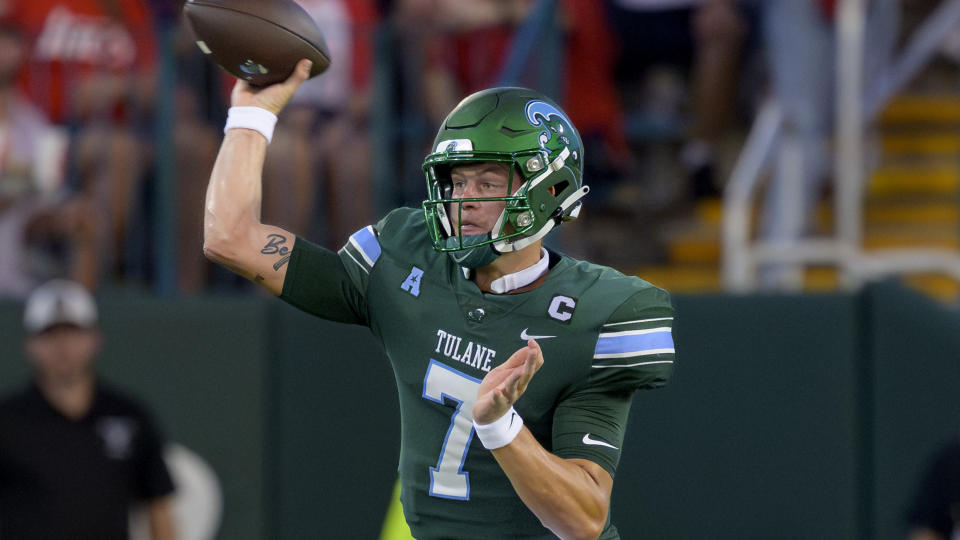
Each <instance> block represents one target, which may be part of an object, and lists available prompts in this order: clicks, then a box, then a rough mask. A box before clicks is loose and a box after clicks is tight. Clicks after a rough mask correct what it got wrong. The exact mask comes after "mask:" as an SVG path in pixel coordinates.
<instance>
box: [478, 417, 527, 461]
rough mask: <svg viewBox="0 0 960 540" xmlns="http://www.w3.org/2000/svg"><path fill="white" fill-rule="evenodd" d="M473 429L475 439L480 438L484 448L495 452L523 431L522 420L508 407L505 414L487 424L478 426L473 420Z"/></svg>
mask: <svg viewBox="0 0 960 540" xmlns="http://www.w3.org/2000/svg"><path fill="white" fill-rule="evenodd" d="M473 429H475V430H476V431H477V437H479V438H480V442H481V443H483V447H484V448H486V449H487V450H496V449H497V448H500V447H503V446H506V445H508V444H510V443H511V442H512V441H513V439H515V438H516V437H517V434H518V433H520V430H521V429H523V418H520V415H519V414H517V411H516V410H514V408H513V407H510V410H509V411H507V412H506V414H504V415H503V416H501V417H500V418H497V419H496V420H494V421H493V422H491V423H489V424H484V425H480V424H478V423H477V421H476V420H474V421H473Z"/></svg>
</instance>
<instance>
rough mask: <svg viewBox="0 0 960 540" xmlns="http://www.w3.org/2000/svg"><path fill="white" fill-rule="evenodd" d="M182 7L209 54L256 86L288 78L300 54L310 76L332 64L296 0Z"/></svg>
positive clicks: (231, 0)
mask: <svg viewBox="0 0 960 540" xmlns="http://www.w3.org/2000/svg"><path fill="white" fill-rule="evenodd" d="M183 13H184V17H185V18H186V21H187V24H188V25H189V27H190V29H191V30H192V31H193V35H194V36H195V37H196V41H197V46H198V47H200V50H201V51H203V53H204V54H206V55H207V58H209V59H210V60H211V61H213V62H214V63H215V64H217V65H218V66H220V67H221V68H223V69H225V70H226V71H227V72H229V73H230V74H231V75H233V76H234V77H237V78H239V79H243V80H245V81H247V82H249V83H250V84H252V85H254V86H266V85H269V84H273V83H276V82H280V81H282V80H284V79H286V78H287V77H289V76H290V74H291V73H293V69H294V67H296V65H297V61H299V60H300V59H301V58H307V59H309V60H311V61H312V62H313V67H312V68H311V70H310V76H311V77H315V76H317V75H319V74H321V73H323V72H324V71H326V69H327V68H328V67H329V66H330V49H329V48H328V47H327V43H326V41H324V39H323V34H322V33H321V32H320V28H318V27H317V24H316V23H315V22H314V20H313V19H312V18H311V17H310V15H309V14H308V13H307V12H306V11H304V9H303V8H302V7H300V6H299V5H298V4H297V3H296V2H294V1H293V0H187V2H186V3H185V4H184V6H183Z"/></svg>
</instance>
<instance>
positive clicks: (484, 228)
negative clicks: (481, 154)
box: [448, 162, 510, 236]
mask: <svg viewBox="0 0 960 540" xmlns="http://www.w3.org/2000/svg"><path fill="white" fill-rule="evenodd" d="M450 180H451V181H452V182H453V198H454V199H472V198H489V197H506V196H507V195H509V193H508V189H509V183H510V172H509V169H507V166H506V165H504V164H501V163H493V162H491V163H476V164H472V165H458V166H456V167H453V169H452V170H451V172H450ZM505 205H506V203H505V202H504V201H482V202H478V201H465V202H463V203H461V204H460V205H459V206H460V208H458V205H456V204H451V205H450V206H451V208H449V209H448V212H449V214H450V220H451V221H452V222H453V225H454V229H453V230H454V231H462V233H463V235H464V236H470V235H475V234H486V233H488V232H490V231H491V230H492V229H493V226H494V225H495V224H496V222H497V218H499V217H500V213H501V212H503V208H504V206H505ZM461 226H462V227H461Z"/></svg>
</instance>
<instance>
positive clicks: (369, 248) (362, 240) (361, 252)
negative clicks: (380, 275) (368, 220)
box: [340, 225, 381, 274]
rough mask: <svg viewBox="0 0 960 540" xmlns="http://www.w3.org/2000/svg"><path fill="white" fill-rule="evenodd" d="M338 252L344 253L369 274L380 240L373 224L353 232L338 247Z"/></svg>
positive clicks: (374, 261) (375, 261) (375, 259)
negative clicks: (343, 243)
mask: <svg viewBox="0 0 960 540" xmlns="http://www.w3.org/2000/svg"><path fill="white" fill-rule="evenodd" d="M340 253H341V254H346V255H347V256H348V257H349V259H350V260H351V261H353V263H355V264H356V265H357V266H359V267H360V268H361V269H362V270H363V271H364V272H366V273H368V274H369V273H370V270H372V269H373V265H374V264H376V263H377V259H379V258H380V253H381V251H380V242H379V241H378V240H377V234H376V233H375V232H374V230H373V226H370V225H368V226H366V227H364V228H362V229H360V230H359V231H357V232H355V233H353V235H352V236H350V239H349V240H348V241H347V243H346V244H345V245H344V246H343V248H341V249H340Z"/></svg>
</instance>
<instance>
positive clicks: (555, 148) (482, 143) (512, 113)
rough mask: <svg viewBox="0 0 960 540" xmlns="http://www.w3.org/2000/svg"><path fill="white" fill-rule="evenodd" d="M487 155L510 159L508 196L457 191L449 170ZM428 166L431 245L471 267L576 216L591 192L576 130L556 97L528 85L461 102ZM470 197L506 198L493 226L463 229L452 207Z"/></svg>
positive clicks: (517, 247)
mask: <svg viewBox="0 0 960 540" xmlns="http://www.w3.org/2000/svg"><path fill="white" fill-rule="evenodd" d="M483 162H499V163H503V164H506V165H507V166H508V168H509V170H510V176H509V183H508V189H507V193H508V195H507V196H505V197H495V198H462V199H457V198H454V197H453V185H452V182H451V178H450V173H451V169H452V168H453V167H455V166H457V165H467V164H472V163H483ZM423 171H424V173H425V174H426V179H427V193H428V197H429V198H428V199H427V200H425V201H424V202H423V210H424V215H425V218H426V222H427V230H428V231H429V234H430V239H431V240H432V241H433V247H434V248H435V249H436V250H437V251H439V252H447V253H449V254H450V255H451V257H453V259H454V260H455V261H456V262H458V263H459V264H461V265H463V266H467V267H469V268H478V267H480V266H484V265H486V264H489V263H491V262H493V260H495V259H496V258H497V257H498V256H499V255H500V254H502V253H506V252H510V251H516V250H520V249H523V248H525V247H527V246H529V245H530V244H532V243H534V242H535V241H537V240H539V239H541V238H543V237H544V236H546V234H547V233H548V232H550V231H551V230H552V229H553V228H554V227H556V226H557V225H559V224H560V223H561V222H563V221H567V220H571V219H574V218H576V217H577V215H578V214H579V213H580V199H581V198H583V196H584V195H586V194H587V192H588V191H589V188H588V187H587V186H585V185H583V173H582V171H583V147H582V144H581V142H580V135H579V134H578V133H577V130H576V129H575V128H574V126H573V124H572V123H570V120H569V118H567V115H566V114H565V113H564V112H563V111H562V110H560V107H559V106H557V104H556V103H554V102H553V101H552V100H551V99H549V98H547V97H546V96H544V95H543V94H540V93H539V92H535V91H533V90H528V89H526V88H492V89H489V90H483V91H480V92H477V93H475V94H472V95H470V96H468V97H466V98H465V99H464V100H463V101H461V102H460V104H459V105H457V106H456V107H455V108H454V109H453V111H451V112H450V114H449V115H447V118H446V119H445V120H444V121H443V125H442V126H441V127H440V131H439V132H438V133H437V137H436V139H434V143H433V152H432V153H431V154H429V155H428V156H427V157H426V159H425V160H424V162H423ZM550 188H553V189H552V193H551V189H550ZM467 201H477V202H483V201H504V202H505V207H504V210H503V212H502V213H501V214H500V217H499V219H498V220H497V222H496V225H495V226H494V228H493V230H492V231H490V232H489V233H487V234H484V235H468V236H464V235H463V234H461V231H459V230H456V231H455V230H453V228H454V226H453V222H452V221H451V219H450V213H451V212H458V213H459V212H461V211H462V204H463V203H464V202H467ZM460 222H461V220H460V219H457V223H460Z"/></svg>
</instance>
